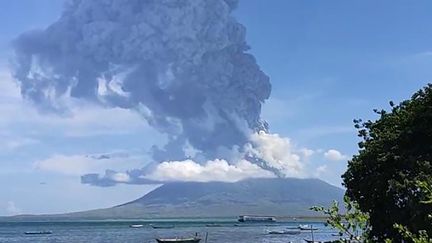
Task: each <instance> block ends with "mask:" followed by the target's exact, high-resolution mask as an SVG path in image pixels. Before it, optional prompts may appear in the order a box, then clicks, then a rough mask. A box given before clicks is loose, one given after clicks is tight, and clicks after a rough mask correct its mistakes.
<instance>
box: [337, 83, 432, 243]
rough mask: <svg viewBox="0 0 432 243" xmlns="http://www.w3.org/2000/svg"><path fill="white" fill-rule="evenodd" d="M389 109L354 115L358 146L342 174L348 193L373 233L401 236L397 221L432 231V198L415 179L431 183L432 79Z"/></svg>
mask: <svg viewBox="0 0 432 243" xmlns="http://www.w3.org/2000/svg"><path fill="white" fill-rule="evenodd" d="M390 106H391V111H389V112H387V111H385V110H381V111H378V110H374V111H375V112H376V113H377V114H378V115H379V118H378V119H377V120H376V121H370V120H369V121H366V122H363V121H362V120H354V122H355V126H356V128H357V129H358V134H359V137H361V139H362V141H361V142H360V143H359V152H358V154H357V155H355V156H354V157H353V158H352V159H351V160H350V161H349V162H348V170H347V171H346V172H345V174H344V175H343V176H342V178H343V180H344V184H345V186H346V188H347V191H346V195H347V196H348V197H349V198H350V199H351V200H353V201H354V202H357V203H358V205H359V207H360V210H362V211H363V212H367V213H368V214H369V217H370V219H369V220H370V222H369V223H370V226H371V228H370V232H368V235H369V237H370V238H371V239H373V240H374V241H378V242H383V241H384V239H386V238H388V239H392V240H394V241H395V242H399V241H400V240H401V239H402V237H403V236H402V235H401V233H400V231H399V230H398V229H397V228H395V227H394V226H395V224H400V225H403V226H405V227H406V228H407V230H409V231H411V232H419V231H421V230H424V231H425V232H426V233H427V234H428V235H429V237H431V236H432V219H431V218H430V217H428V215H429V214H431V212H432V204H427V203H424V201H425V200H427V195H426V194H425V193H424V191H423V190H421V189H420V188H419V182H423V183H426V184H429V185H430V184H431V183H432V84H429V85H428V86H426V87H425V88H423V89H422V90H419V91H418V92H416V93H415V94H414V95H413V96H412V97H411V99H409V100H406V101H403V102H402V103H400V104H399V105H395V104H394V103H393V102H390Z"/></svg>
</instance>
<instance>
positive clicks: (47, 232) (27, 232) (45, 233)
mask: <svg viewBox="0 0 432 243" xmlns="http://www.w3.org/2000/svg"><path fill="white" fill-rule="evenodd" d="M24 234H26V235H50V234H52V231H46V230H44V231H26V232H24Z"/></svg>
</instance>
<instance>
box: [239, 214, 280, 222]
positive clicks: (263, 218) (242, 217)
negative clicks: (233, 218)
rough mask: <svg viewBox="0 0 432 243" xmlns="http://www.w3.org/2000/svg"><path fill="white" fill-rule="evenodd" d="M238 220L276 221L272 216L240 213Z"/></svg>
mask: <svg viewBox="0 0 432 243" xmlns="http://www.w3.org/2000/svg"><path fill="white" fill-rule="evenodd" d="M238 221H239V222H276V217H274V216H256V215H240V216H239V218H238Z"/></svg>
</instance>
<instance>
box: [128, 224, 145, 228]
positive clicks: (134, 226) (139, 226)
mask: <svg viewBox="0 0 432 243" xmlns="http://www.w3.org/2000/svg"><path fill="white" fill-rule="evenodd" d="M129 227H131V228H142V227H144V225H142V224H131V225H129Z"/></svg>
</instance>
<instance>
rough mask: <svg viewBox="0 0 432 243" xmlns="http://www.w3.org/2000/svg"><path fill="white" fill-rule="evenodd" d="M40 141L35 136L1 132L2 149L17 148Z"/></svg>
mask: <svg viewBox="0 0 432 243" xmlns="http://www.w3.org/2000/svg"><path fill="white" fill-rule="evenodd" d="M38 142H39V141H38V140H36V139H33V138H23V137H13V136H9V135H5V134H0V150H15V149H18V148H21V147H23V146H27V145H31V144H36V143H38Z"/></svg>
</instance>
